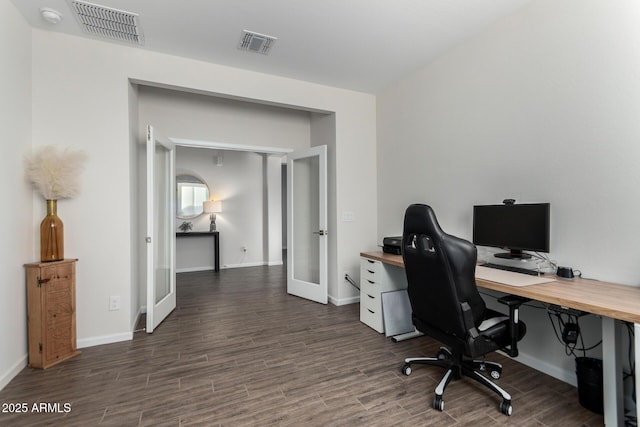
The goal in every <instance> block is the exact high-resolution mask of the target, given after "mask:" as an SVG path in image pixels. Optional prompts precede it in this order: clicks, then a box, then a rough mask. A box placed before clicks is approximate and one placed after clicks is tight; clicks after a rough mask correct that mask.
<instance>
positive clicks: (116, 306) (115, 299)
mask: <svg viewBox="0 0 640 427" xmlns="http://www.w3.org/2000/svg"><path fill="white" fill-rule="evenodd" d="M117 310H120V295H111V296H110V297H109V311H117Z"/></svg>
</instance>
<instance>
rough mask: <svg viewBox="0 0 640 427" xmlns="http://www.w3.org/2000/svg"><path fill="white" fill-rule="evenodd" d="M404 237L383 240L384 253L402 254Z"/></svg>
mask: <svg viewBox="0 0 640 427" xmlns="http://www.w3.org/2000/svg"><path fill="white" fill-rule="evenodd" d="M401 247H402V236H394V237H385V238H384V239H382V252H384V253H387V254H395V255H401V254H402V250H401Z"/></svg>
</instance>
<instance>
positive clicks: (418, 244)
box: [402, 204, 486, 338]
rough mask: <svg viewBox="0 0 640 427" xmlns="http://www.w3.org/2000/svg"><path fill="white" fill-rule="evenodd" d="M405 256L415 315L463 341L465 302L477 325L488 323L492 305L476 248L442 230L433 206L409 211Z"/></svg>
mask: <svg viewBox="0 0 640 427" xmlns="http://www.w3.org/2000/svg"><path fill="white" fill-rule="evenodd" d="M402 257H403V260H404V266H405V271H406V275H407V282H408V292H409V300H410V301H411V308H412V310H413V315H414V317H417V318H418V319H419V320H420V321H421V322H422V323H425V324H427V325H429V326H430V327H433V328H436V329H439V330H441V331H442V332H444V333H447V334H453V335H456V336H458V337H461V338H462V337H464V336H465V335H466V332H467V328H466V327H465V322H464V317H463V314H462V308H461V304H462V303H464V302H467V303H468V304H469V306H470V307H471V312H472V315H473V321H474V325H475V326H478V325H479V324H480V323H481V322H482V319H483V318H484V314H485V310H486V305H485V303H484V301H483V300H482V297H481V296H480V293H479V292H478V288H477V286H476V282H475V267H476V259H477V250H476V247H475V246H474V245H473V244H472V243H471V242H468V241H466V240H463V239H460V238H458V237H455V236H451V235H449V234H447V233H445V232H444V231H442V229H441V228H440V225H439V224H438V221H437V219H436V216H435V213H434V212H433V209H431V207H430V206H427V205H420V204H415V205H411V206H409V207H408V208H407V210H406V212H405V216H404V230H403V233H402Z"/></svg>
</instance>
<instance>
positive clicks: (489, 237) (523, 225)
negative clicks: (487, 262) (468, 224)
mask: <svg viewBox="0 0 640 427" xmlns="http://www.w3.org/2000/svg"><path fill="white" fill-rule="evenodd" d="M550 211H551V205H550V204H549V203H529V204H526V203H525V204H504V205H479V206H474V207H473V243H474V244H475V245H479V246H491V247H496V248H504V249H508V250H509V252H505V253H497V254H495V256H496V257H498V258H511V259H513V258H515V259H525V258H531V255H530V254H526V253H524V252H523V251H534V252H549V234H550V233H549V228H550V227H549V219H550Z"/></svg>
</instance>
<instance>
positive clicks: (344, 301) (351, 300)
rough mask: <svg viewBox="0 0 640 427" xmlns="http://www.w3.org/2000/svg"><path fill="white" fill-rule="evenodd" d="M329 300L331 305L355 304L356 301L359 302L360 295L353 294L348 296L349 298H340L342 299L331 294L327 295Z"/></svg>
mask: <svg viewBox="0 0 640 427" xmlns="http://www.w3.org/2000/svg"><path fill="white" fill-rule="evenodd" d="M329 302H330V303H331V304H333V305H347V304H355V303H357V302H360V296H359V295H357V296H354V297H349V298H342V299H338V298H334V297H332V296H331V295H329Z"/></svg>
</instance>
